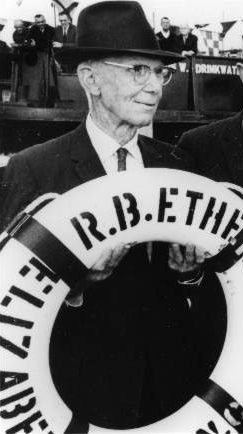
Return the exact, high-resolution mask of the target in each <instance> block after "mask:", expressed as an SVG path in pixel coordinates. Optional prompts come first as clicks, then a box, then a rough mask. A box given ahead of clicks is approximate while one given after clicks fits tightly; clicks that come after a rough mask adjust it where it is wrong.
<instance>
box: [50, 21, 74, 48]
mask: <svg viewBox="0 0 243 434" xmlns="http://www.w3.org/2000/svg"><path fill="white" fill-rule="evenodd" d="M54 41H56V42H62V43H63V48H70V47H74V46H75V42H76V26H74V25H73V24H69V27H68V31H67V42H63V29H62V26H57V27H56V29H55V35H54Z"/></svg>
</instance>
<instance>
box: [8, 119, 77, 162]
mask: <svg viewBox="0 0 243 434" xmlns="http://www.w3.org/2000/svg"><path fill="white" fill-rule="evenodd" d="M79 128H80V127H79ZM77 135H78V128H77V129H75V130H73V131H71V132H69V133H66V134H64V135H62V136H59V137H55V138H53V139H51V140H48V141H46V142H44V143H39V144H36V145H33V146H30V147H28V148H26V149H24V150H23V151H20V152H18V153H17V154H15V156H14V157H13V158H14V159H15V160H16V162H20V163H21V161H22V160H26V161H28V162H29V163H30V164H31V163H32V162H33V163H34V164H35V165H37V166H38V165H45V164H46V163H48V162H49V163H50V162H51V161H52V160H53V159H56V158H57V157H59V158H60V157H62V156H64V155H66V154H67V153H69V152H70V146H71V144H72V143H73V142H74V141H75V137H76V136H77Z"/></svg>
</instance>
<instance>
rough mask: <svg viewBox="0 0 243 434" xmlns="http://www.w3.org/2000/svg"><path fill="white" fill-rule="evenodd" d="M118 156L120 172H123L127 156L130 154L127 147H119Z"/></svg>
mask: <svg viewBox="0 0 243 434" xmlns="http://www.w3.org/2000/svg"><path fill="white" fill-rule="evenodd" d="M116 152H117V158H118V168H117V170H118V172H121V171H122V170H126V158H127V154H128V150H127V149H126V148H123V147H121V148H119V149H117V151H116Z"/></svg>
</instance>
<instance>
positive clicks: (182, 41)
mask: <svg viewBox="0 0 243 434" xmlns="http://www.w3.org/2000/svg"><path fill="white" fill-rule="evenodd" d="M177 48H178V52H179V53H181V54H182V56H187V57H191V56H195V54H197V51H198V50H197V36H196V35H193V34H192V33H190V27H189V25H188V24H187V23H185V24H181V25H180V34H179V35H178V36H177Z"/></svg>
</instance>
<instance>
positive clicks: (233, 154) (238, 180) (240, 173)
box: [223, 112, 243, 186]
mask: <svg viewBox="0 0 243 434" xmlns="http://www.w3.org/2000/svg"><path fill="white" fill-rule="evenodd" d="M225 122H226V130H225V132H224V138H225V146H224V148H223V152H224V154H225V155H224V157H225V161H226V164H227V166H228V170H229V174H230V176H231V178H232V179H233V182H234V183H235V184H237V185H241V186H243V144H242V142H243V140H242V137H243V133H242V112H241V113H239V114H237V115H236V116H234V117H233V118H231V120H230V121H228V122H227V120H226V121H225Z"/></svg>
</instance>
